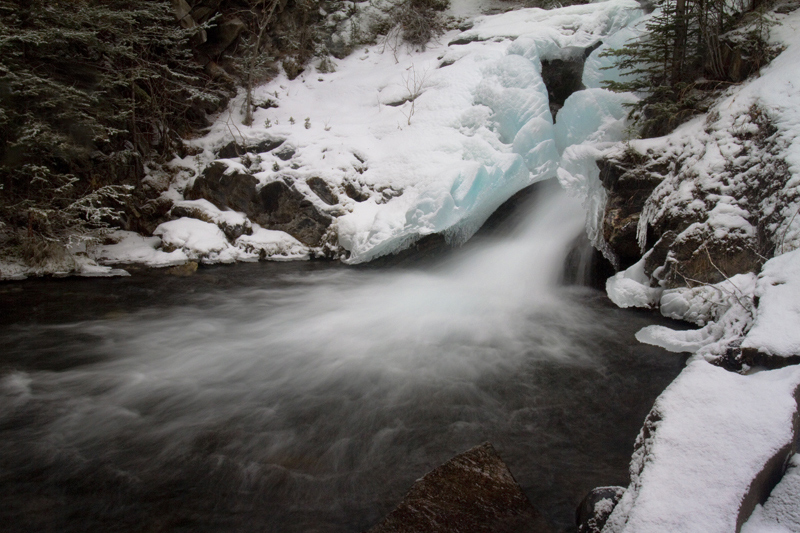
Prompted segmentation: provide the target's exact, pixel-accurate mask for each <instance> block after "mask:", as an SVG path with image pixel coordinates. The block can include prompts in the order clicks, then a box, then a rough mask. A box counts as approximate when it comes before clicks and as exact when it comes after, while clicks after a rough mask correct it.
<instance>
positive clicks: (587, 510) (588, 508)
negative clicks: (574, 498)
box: [575, 487, 625, 533]
mask: <svg viewBox="0 0 800 533" xmlns="http://www.w3.org/2000/svg"><path fill="white" fill-rule="evenodd" d="M623 494H625V487H597V488H596V489H592V491H591V492H590V493H589V494H587V495H586V497H585V498H584V499H583V501H582V502H581V503H580V505H578V509H577V510H576V511H575V523H576V525H577V526H578V533H600V532H601V531H602V530H603V526H605V525H606V521H608V517H609V516H611V511H613V510H614V507H615V506H616V505H617V503H619V500H620V498H622V495H623Z"/></svg>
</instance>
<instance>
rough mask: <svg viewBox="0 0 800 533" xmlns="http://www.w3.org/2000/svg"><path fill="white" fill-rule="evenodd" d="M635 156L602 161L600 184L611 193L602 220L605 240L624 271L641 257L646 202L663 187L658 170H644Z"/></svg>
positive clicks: (600, 163)
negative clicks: (640, 229) (641, 224)
mask: <svg viewBox="0 0 800 533" xmlns="http://www.w3.org/2000/svg"><path fill="white" fill-rule="evenodd" d="M639 165H640V161H639V160H638V159H637V158H636V157H635V155H626V157H625V158H623V159H621V160H610V159H602V160H600V161H598V162H597V166H598V167H599V168H600V181H601V182H602V184H603V187H604V188H605V189H606V192H607V193H608V199H607V201H606V208H605V215H604V218H603V238H604V239H605V241H606V243H607V244H608V246H609V247H610V248H611V250H612V251H613V252H614V254H616V256H617V259H618V260H619V265H620V267H621V268H622V269H625V268H628V267H629V266H631V265H632V264H634V263H635V262H637V261H638V260H639V258H640V257H641V256H642V254H641V250H640V248H639V242H638V240H637V238H636V228H637V226H638V224H639V216H640V214H641V212H642V209H643V208H644V204H645V202H646V201H647V198H648V197H649V196H650V194H652V192H653V190H654V189H655V188H656V186H657V185H658V184H659V183H661V180H662V178H661V176H659V175H658V173H657V170H655V171H653V170H650V169H644V168H642V167H640V166H639Z"/></svg>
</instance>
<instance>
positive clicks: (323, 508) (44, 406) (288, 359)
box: [0, 187, 683, 532]
mask: <svg viewBox="0 0 800 533" xmlns="http://www.w3.org/2000/svg"><path fill="white" fill-rule="evenodd" d="M544 189H545V190H544V191H542V192H541V193H540V194H539V195H538V196H537V201H536V205H534V206H532V207H531V208H530V212H531V213H532V214H531V215H530V216H529V217H527V218H526V220H525V221H524V223H522V224H520V225H519V226H518V227H517V228H515V229H514V231H511V232H509V234H507V235H504V236H501V237H495V238H493V239H477V242H475V243H472V244H471V245H469V246H467V247H465V248H464V249H462V250H460V251H458V253H455V254H452V255H451V256H449V257H448V258H447V259H446V260H444V261H440V262H437V263H435V264H433V265H429V266H427V267H425V268H422V267H412V268H402V269H401V268H352V267H343V266H340V265H336V264H328V263H319V262H305V263H255V264H240V265H236V266H217V267H209V268H201V269H200V270H199V271H198V272H197V273H196V274H195V275H194V276H191V277H186V278H182V277H174V276H167V275H164V274H163V273H161V272H140V273H138V274H136V273H135V274H134V275H133V276H132V277H130V278H114V279H93V280H86V279H49V280H33V281H28V282H14V283H6V284H4V285H0V306H1V307H0V309H2V317H1V318H0V346H2V355H0V465H1V466H0V521H1V522H2V524H3V526H2V527H3V529H4V530H6V531H60V532H67V531H81V532H88V531H97V532H100V531H103V532H105V531H219V532H229V531H238V532H243V531H259V532H263V531H275V532H284V531H285V532H294V531H297V532H334V531H335V532H358V531H363V530H366V529H368V528H369V527H371V526H372V525H374V524H375V523H377V522H378V521H379V520H380V519H381V518H382V517H383V515H385V514H386V513H387V512H388V511H390V510H391V509H392V508H393V507H394V505H396V504H397V503H398V502H399V501H400V499H401V498H402V497H403V495H404V493H405V492H406V490H407V489H408V488H409V487H410V486H411V484H412V483H413V481H414V480H415V479H417V478H419V477H421V476H422V475H424V474H425V473H426V472H428V471H429V470H431V469H432V468H434V467H436V466H438V465H439V464H441V463H443V462H445V461H447V460H448V459H450V458H451V457H452V456H453V455H455V454H457V453H460V452H462V451H465V450H467V449H468V448H470V447H472V446H475V445H477V444H480V443H482V442H485V441H490V442H492V443H493V444H494V446H495V448H496V449H497V451H498V452H499V454H500V455H501V457H502V458H503V459H504V460H505V461H506V463H507V464H508V465H509V467H510V469H511V471H512V472H513V474H514V475H515V477H516V479H517V480H518V481H519V482H520V484H521V485H522V487H523V488H524V490H525V492H526V493H527V495H528V496H529V498H530V499H531V501H532V502H533V503H534V505H535V506H537V507H538V508H539V509H540V510H541V511H542V512H543V513H544V514H545V516H547V517H548V518H549V519H550V520H551V521H552V522H553V523H554V524H555V525H556V526H558V527H560V528H562V529H565V530H568V529H569V528H571V527H573V526H572V524H573V520H574V519H573V517H574V508H575V506H576V504H577V503H578V502H579V501H580V499H581V498H582V497H583V496H584V495H585V494H586V493H587V492H588V491H589V490H590V489H591V488H593V487H595V486H597V485H606V484H624V485H625V484H627V481H628V480H627V467H628V462H629V459H630V454H631V451H632V446H633V441H634V438H635V436H636V434H637V432H638V430H639V427H640V426H641V423H642V421H643V419H644V416H645V415H646V413H647V411H648V410H649V408H650V406H651V405H652V402H653V400H654V399H655V397H656V396H657V395H658V394H659V393H660V392H661V391H662V390H663V389H664V387H666V385H667V384H669V382H670V381H671V380H672V379H673V378H674V377H675V376H676V375H677V374H678V372H679V371H680V368H681V366H682V363H683V359H682V358H681V357H680V356H676V355H674V354H668V353H666V352H664V351H661V350H659V349H657V348H653V347H648V346H644V345H640V344H638V343H637V342H636V341H635V340H634V338H633V334H634V333H635V331H637V330H638V329H639V328H640V327H643V326H645V325H647V324H650V323H653V322H654V321H656V320H659V319H658V318H657V317H655V316H653V315H652V314H649V313H641V312H634V311H623V310H619V309H616V308H614V307H613V305H612V304H611V303H610V302H608V301H607V299H606V298H605V296H604V294H603V293H602V292H599V291H596V290H594V289H590V288H586V287H580V286H564V285H563V284H560V283H559V280H560V279H561V276H562V270H563V265H564V259H565V256H566V254H567V252H568V249H569V246H570V244H571V243H572V242H573V241H574V239H575V237H576V236H577V235H578V234H579V233H580V232H581V230H582V221H583V214H582V211H581V208H580V206H579V205H577V204H576V202H575V201H574V200H572V199H569V198H567V197H566V196H565V195H564V194H563V193H562V192H561V191H560V190H556V189H554V188H553V187H549V188H548V187H544Z"/></svg>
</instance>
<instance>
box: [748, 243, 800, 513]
mask: <svg viewBox="0 0 800 533" xmlns="http://www.w3.org/2000/svg"><path fill="white" fill-rule="evenodd" d="M755 295H756V296H757V297H758V298H759V301H758V315H757V316H756V319H755V322H754V323H753V327H752V328H751V329H750V331H749V332H748V333H747V335H746V336H745V338H744V341H743V342H742V348H753V349H756V350H758V351H760V352H763V353H766V354H769V355H775V356H792V355H794V356H798V355H800V249H798V250H794V251H792V252H789V253H786V254H783V255H779V256H778V257H774V258H772V259H770V260H769V261H767V262H766V263H765V264H764V267H763V268H762V269H761V274H759V276H758V283H757V285H756V288H755ZM798 506H800V503H798Z"/></svg>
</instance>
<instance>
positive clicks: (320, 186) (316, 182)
mask: <svg viewBox="0 0 800 533" xmlns="http://www.w3.org/2000/svg"><path fill="white" fill-rule="evenodd" d="M306 183H307V184H308V186H309V187H310V188H311V190H312V191H314V194H316V195H317V196H319V197H320V199H321V200H322V201H323V202H325V203H326V204H328V205H336V204H338V203H339V198H337V196H336V193H334V192H333V191H332V190H331V188H330V187H328V184H327V183H325V180H324V179H322V178H318V177H313V178H308V179H307V180H306Z"/></svg>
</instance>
